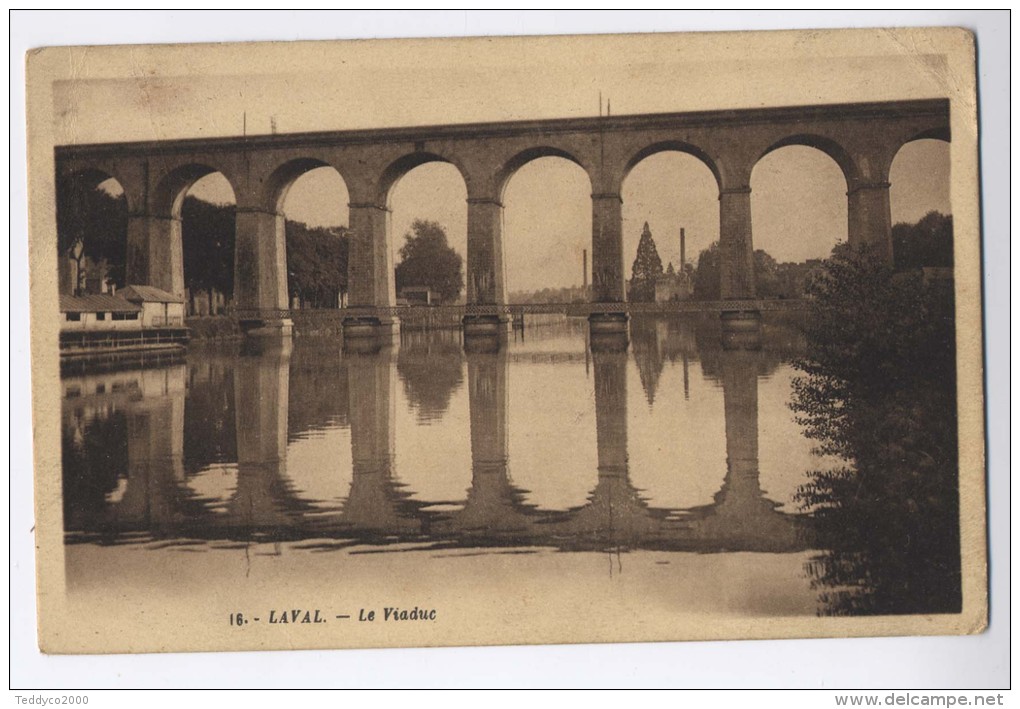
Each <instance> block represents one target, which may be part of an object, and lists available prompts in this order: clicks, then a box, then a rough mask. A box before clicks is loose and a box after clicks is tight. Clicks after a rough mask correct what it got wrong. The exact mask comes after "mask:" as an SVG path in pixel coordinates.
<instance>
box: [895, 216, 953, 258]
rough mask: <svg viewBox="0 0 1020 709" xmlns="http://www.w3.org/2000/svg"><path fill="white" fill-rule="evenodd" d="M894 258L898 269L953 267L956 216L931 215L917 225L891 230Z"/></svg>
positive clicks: (899, 225) (905, 225) (901, 224)
mask: <svg viewBox="0 0 1020 709" xmlns="http://www.w3.org/2000/svg"><path fill="white" fill-rule="evenodd" d="M892 238H893V259H894V260H895V263H896V267H897V268H899V269H908V268H923V267H926V266H935V267H940V268H952V266H953V217H952V215H948V216H947V215H945V214H941V213H940V212H928V213H927V214H926V215H924V217H922V218H921V220H920V221H918V222H917V223H915V224H906V223H900V224H896V225H895V226H893V228H892Z"/></svg>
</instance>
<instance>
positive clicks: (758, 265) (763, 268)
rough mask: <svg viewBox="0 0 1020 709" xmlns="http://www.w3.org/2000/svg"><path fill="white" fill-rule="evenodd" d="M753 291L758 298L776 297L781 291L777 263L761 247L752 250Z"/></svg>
mask: <svg viewBox="0 0 1020 709" xmlns="http://www.w3.org/2000/svg"><path fill="white" fill-rule="evenodd" d="M754 291H755V293H756V294H757V295H758V297H759V298H778V297H779V295H780V293H781V287H780V283H779V264H778V263H776V260H775V259H774V258H772V257H771V256H769V255H768V253H766V252H765V251H762V250H761V249H756V250H755V252H754Z"/></svg>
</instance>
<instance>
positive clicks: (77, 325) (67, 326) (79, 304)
mask: <svg viewBox="0 0 1020 709" xmlns="http://www.w3.org/2000/svg"><path fill="white" fill-rule="evenodd" d="M60 315H61V318H60V331H61V332H83V331H99V330H141V329H142V317H141V316H142V307H141V306H140V305H138V304H136V303H131V302H129V301H128V300H125V299H124V298H122V297H120V296H117V295H62V296H60Z"/></svg>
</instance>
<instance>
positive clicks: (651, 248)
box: [627, 222, 662, 303]
mask: <svg viewBox="0 0 1020 709" xmlns="http://www.w3.org/2000/svg"><path fill="white" fill-rule="evenodd" d="M661 275H662V259H661V258H659V250H658V249H657V248H655V239H653V238H652V231H651V229H649V228H648V222H645V228H644V229H643V230H642V232H641V240H640V241H638V247H637V256H635V257H634V265H633V266H632V267H631V277H630V292H629V293H628V294H627V299H628V300H631V301H634V302H645V303H647V302H651V301H654V300H655V282H656V281H657V280H658V279H659V277H660V276H661Z"/></svg>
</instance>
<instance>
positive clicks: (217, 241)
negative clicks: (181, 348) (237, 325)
mask: <svg viewBox="0 0 1020 709" xmlns="http://www.w3.org/2000/svg"><path fill="white" fill-rule="evenodd" d="M57 205H58V208H57V234H58V239H57V248H58V251H59V253H60V254H61V256H62V257H64V258H66V257H67V256H68V254H69V253H70V251H71V247H72V245H73V244H74V243H75V241H76V240H81V242H82V244H83V246H84V250H83V258H84V259H88V260H89V261H91V262H93V263H97V262H99V261H103V260H105V261H106V263H107V269H108V270H107V280H109V281H110V282H112V283H114V284H115V285H116V286H117V287H118V288H120V287H123V286H125V285H127V283H126V282H125V269H124V265H125V261H126V258H127V227H128V224H127V222H128V214H127V202H126V199H125V197H124V195H117V196H114V195H111V194H110V193H108V192H106V191H105V190H102V189H98V188H91V189H81V188H80V187H78V186H77V185H66V186H63V187H62V189H61V191H60V194H59V197H58V203H57ZM181 220H182V230H181V240H182V244H183V249H184V281H185V287H186V288H188V290H189V291H191V292H192V293H193V294H194V293H196V292H202V293H208V294H209V296H210V300H211V296H212V294H213V292H216V293H220V294H222V295H224V296H226V298H227V299H228V300H229V299H230V297H231V296H232V294H233V292H234V248H235V208H234V206H233V205H222V204H211V203H209V202H206V201H204V200H201V199H198V198H196V197H186V198H185V199H184V203H183V205H182V207H181ZM286 230H287V270H288V278H287V281H288V292H289V294H290V297H291V298H292V299H294V300H296V301H297V302H298V304H299V306H300V307H322V308H335V307H337V306H338V304H339V300H340V297H341V295H343V294H346V292H347V257H348V238H347V229H346V228H345V227H331V228H324V227H312V226H309V225H307V224H304V223H302V222H298V221H292V220H289V219H288V220H287V223H286Z"/></svg>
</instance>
